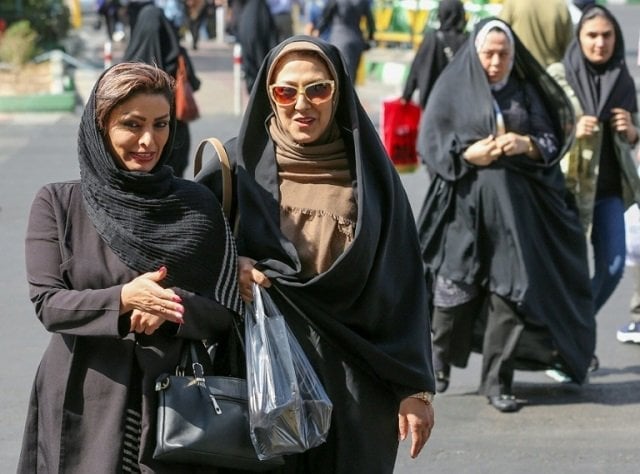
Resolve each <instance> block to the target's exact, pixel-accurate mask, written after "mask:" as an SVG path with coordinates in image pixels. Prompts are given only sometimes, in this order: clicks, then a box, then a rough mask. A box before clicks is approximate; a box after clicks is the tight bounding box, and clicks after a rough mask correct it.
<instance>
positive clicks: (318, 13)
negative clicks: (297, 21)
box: [303, 0, 331, 41]
mask: <svg viewBox="0 0 640 474" xmlns="http://www.w3.org/2000/svg"><path fill="white" fill-rule="evenodd" d="M326 5H327V0H309V1H308V2H307V4H306V6H305V12H304V15H305V23H304V31H303V32H304V34H305V35H309V36H317V37H319V38H320V39H322V40H324V41H329V35H330V34H331V28H326V29H325V30H324V31H323V32H322V34H320V32H319V31H318V24H319V23H320V19H321V18H322V12H323V10H324V7H325V6H326Z"/></svg>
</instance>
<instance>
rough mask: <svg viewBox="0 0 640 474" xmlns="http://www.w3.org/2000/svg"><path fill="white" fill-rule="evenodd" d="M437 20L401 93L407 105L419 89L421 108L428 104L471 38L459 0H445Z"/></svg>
mask: <svg viewBox="0 0 640 474" xmlns="http://www.w3.org/2000/svg"><path fill="white" fill-rule="evenodd" d="M438 21H439V22H440V26H439V27H438V29H437V30H434V29H431V28H429V29H427V30H426V31H425V33H424V38H423V39H422V42H421V43H420V47H419V48H418V51H417V52H416V55H415V56H414V58H413V62H412V63H411V69H409V75H408V76H407V80H406V82H405V85H404V91H403V92H402V98H403V99H404V100H405V101H407V102H408V101H409V100H411V96H412V95H413V92H414V91H415V90H416V89H418V90H419V91H420V99H419V102H418V103H419V104H420V108H421V109H424V107H425V105H427V99H428V98H429V93H430V92H431V88H432V87H433V84H435V82H436V79H437V78H438V76H439V75H440V73H441V72H442V70H443V69H444V68H445V66H446V65H447V64H449V61H451V60H452V59H453V55H454V54H455V53H456V52H457V51H458V49H460V47H461V46H462V44H463V43H464V42H465V41H466V40H467V38H468V36H469V34H468V33H467V32H466V31H465V26H466V24H467V21H466V19H465V11H464V5H463V4H462V2H461V1H460V0H442V1H441V2H440V5H439V6H438Z"/></svg>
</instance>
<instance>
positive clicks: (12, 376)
mask: <svg viewBox="0 0 640 474" xmlns="http://www.w3.org/2000/svg"><path fill="white" fill-rule="evenodd" d="M612 10H613V11H614V13H615V14H616V15H617V16H618V18H619V19H620V20H621V23H622V27H623V31H624V33H625V38H626V43H627V51H628V57H629V64H630V66H631V70H632V74H634V76H635V77H640V68H638V67H637V66H636V57H637V54H638V52H637V44H638V28H637V25H638V24H640V8H637V7H631V6H629V7H627V6H615V7H612ZM99 33H100V32H95V33H93V35H98V34H99ZM90 40H91V41H89V43H88V44H89V53H88V54H90V55H91V56H92V59H93V60H95V61H97V62H100V61H101V56H100V55H101V51H100V49H99V46H100V41H101V40H102V38H101V37H97V36H92V37H91V38H90ZM118 52H119V49H118V46H117V45H116V48H115V52H114V56H116V57H117V55H118ZM193 59H194V61H195V64H196V69H197V70H198V73H199V75H200V76H201V79H203V86H202V89H201V90H200V91H199V92H198V93H197V98H198V102H199V104H200V107H201V112H202V118H201V119H200V120H198V121H196V122H195V123H193V125H192V136H193V140H194V141H196V140H199V139H201V138H204V137H205V136H211V135H213V136H217V137H219V138H222V139H226V138H230V137H232V136H234V135H235V133H236V131H237V129H238V126H239V123H240V118H239V116H237V115H236V114H234V99H233V87H234V82H233V75H232V73H231V70H232V67H233V64H232V57H231V47H230V46H228V45H217V44H214V43H213V42H205V43H203V45H202V47H201V49H200V50H199V51H197V52H194V53H193ZM96 74H97V73H96V72H95V71H79V72H78V75H77V81H78V85H79V89H80V91H81V94H83V93H86V90H87V88H88V87H90V85H91V83H92V81H93V80H95V77H96ZM83 91H84V92H83ZM397 92H398V89H397V87H394V86H388V85H382V84H377V83H368V84H365V85H363V86H361V87H360V88H359V93H360V96H361V99H362V102H363V104H364V105H365V107H366V108H367V109H368V110H369V112H370V114H371V117H372V119H373V121H374V122H375V123H377V121H378V114H379V105H380V101H381V99H382V98H384V97H386V96H388V95H393V94H396V93H397ZM245 99H246V97H245ZM80 111H81V108H80V107H78V110H77V111H76V113H60V114H42V115H39V114H16V115H12V114H8V115H0V248H1V249H2V251H1V252H0V282H2V286H1V289H0V298H1V299H2V304H3V311H2V317H3V320H4V323H3V330H2V331H1V332H0V360H2V361H3V364H2V369H1V371H0V374H2V380H3V382H2V389H1V390H0V420H1V421H2V423H1V425H0V460H2V462H1V463H0V466H2V467H0V472H7V473H9V472H15V466H16V463H17V458H18V454H19V449H20V441H21V436H22V428H23V424H24V417H25V413H26V406H27V401H28V397H29V392H30V389H31V384H32V380H33V377H34V374H35V371H36V368H37V364H38V361H39V359H40V356H41V354H42V352H43V350H44V348H45V347H46V344H47V340H48V335H47V334H46V333H45V331H44V330H43V328H42V326H41V325H40V323H39V322H38V321H37V319H36V318H35V316H34V312H33V308H32V305H31V303H30V302H29V298H28V289H27V284H26V278H25V270H24V232H25V227H26V221H27V217H28V212H29V207H30V204H31V201H32V199H33V196H34V194H35V192H36V191H37V189H38V188H39V187H40V186H42V185H43V184H45V183H47V182H51V181H57V180H67V179H74V178H77V177H78V166H77V161H76V152H75V150H76V132H77V126H78V121H79V116H80V115H79V114H80ZM188 172H189V171H188ZM402 179H403V182H404V184H405V188H406V190H407V194H408V196H409V198H410V200H411V203H412V205H413V206H414V209H415V211H416V212H417V211H418V209H419V206H420V204H421V201H422V198H423V196H424V193H425V191H426V176H425V173H424V171H423V170H422V169H419V170H418V171H416V172H415V173H412V174H407V175H403V176H402ZM630 275H631V272H630V271H627V272H626V275H625V277H624V279H623V281H622V283H621V284H620V286H619V287H618V289H617V290H616V292H615V293H614V295H613V297H612V298H611V299H610V301H609V302H608V303H607V305H606V306H605V307H604V308H603V309H602V311H601V312H600V314H599V315H598V349H597V353H598V355H599V357H600V361H601V368H600V370H598V371H597V372H595V373H594V374H593V375H592V376H591V379H590V382H589V383H588V384H586V385H584V386H582V387H579V386H576V385H572V384H569V385H561V384H557V383H555V382H552V381H551V380H550V379H548V378H546V377H545V376H544V374H542V373H538V372H517V373H516V378H515V386H514V391H515V393H516V395H517V396H518V398H519V399H520V400H521V401H523V402H524V403H525V406H524V408H523V409H522V410H520V411H519V412H518V413H514V414H501V413H498V412H497V411H496V410H495V409H493V408H492V407H491V406H489V405H488V404H487V402H486V399H485V398H484V397H481V396H479V395H477V393H476V389H477V385H478V382H479V373H480V370H479V357H478V356H473V357H472V359H471V361H470V364H469V367H467V368H466V369H464V370H458V369H454V370H453V373H452V383H451V386H450V388H449V390H448V391H447V393H445V394H442V395H439V396H437V397H436V400H435V402H434V406H435V411H436V426H435V429H434V431H433V434H432V436H431V440H430V441H429V443H428V444H427V446H426V448H425V450H424V452H423V453H422V454H421V456H420V457H419V458H418V459H416V460H412V459H410V458H409V456H408V449H409V446H408V444H407V443H406V442H404V443H402V444H401V447H400V452H399V455H398V461H397V469H396V472H397V473H398V474H409V473H425V472H434V473H443V474H448V473H522V474H527V473H604V472H608V473H632V472H637V470H638V469H637V467H636V468H634V467H633V466H634V465H635V463H636V461H637V458H638V446H637V443H638V440H640V423H639V420H640V405H639V403H640V345H633V344H620V343H618V342H617V341H616V340H615V330H616V328H617V327H618V326H619V325H620V324H622V323H624V322H626V321H627V318H628V302H629V298H630V296H631V292H632V280H631V278H630ZM371 455H375V453H371ZM354 474H360V473H354Z"/></svg>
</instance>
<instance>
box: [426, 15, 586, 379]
mask: <svg viewBox="0 0 640 474" xmlns="http://www.w3.org/2000/svg"><path fill="white" fill-rule="evenodd" d="M483 25H484V22H482V23H481V24H480V25H478V26H477V29H479V28H481V27H482V26H483ZM477 29H476V32H477V31H478V30H477ZM475 34H476V33H475V32H474V34H473V35H472V36H471V38H470V39H469V41H468V42H467V43H466V45H465V46H464V47H463V49H462V50H460V51H459V52H458V54H456V56H455V57H454V59H453V61H452V63H451V64H450V65H449V66H448V67H447V68H446V69H445V71H444V72H443V73H442V74H441V76H440V77H439V78H438V80H437V82H436V84H435V86H434V88H433V91H432V94H431V97H430V99H429V101H428V103H427V108H426V110H425V113H424V116H423V122H422V130H421V132H420V136H419V144H420V145H419V146H420V147H421V150H422V155H423V157H425V159H426V163H427V167H428V168H429V169H430V170H431V172H432V173H433V175H434V179H433V181H432V183H431V185H430V187H429V190H428V192H427V197H426V199H425V203H424V205H423V208H422V210H421V213H420V216H419V219H418V227H419V233H420V238H421V245H422V252H423V258H424V262H425V265H426V268H427V275H428V277H429V279H430V280H433V278H434V277H435V275H441V276H443V277H444V278H447V279H451V280H454V281H461V282H464V283H468V284H474V285H478V286H480V287H482V288H483V289H485V290H486V291H489V292H493V293H496V294H498V295H500V296H502V297H504V298H506V299H508V300H510V301H512V302H514V303H516V305H517V307H518V309H519V311H520V312H521V313H522V315H523V316H524V318H525V321H526V323H527V324H528V325H529V326H531V327H534V328H540V327H542V328H545V329H546V330H547V331H548V332H549V333H550V339H551V341H552V342H551V347H549V351H550V352H551V351H557V352H558V353H559V355H560V359H561V360H562V362H563V363H564V364H565V365H566V371H567V372H568V373H569V374H571V376H572V377H573V378H574V380H576V381H578V382H582V381H583V380H584V378H585V376H586V372H587V367H588V365H589V362H590V360H591V357H592V355H593V351H594V346H595V320H594V313H593V304H592V300H591V291H590V281H589V270H588V264H587V252H586V242H585V238H584V233H583V230H582V227H581V225H580V222H579V219H578V214H577V210H576V209H575V205H574V203H573V200H572V199H571V198H570V196H569V195H568V193H567V191H566V189H565V184H564V178H563V175H562V171H561V169H560V167H559V164H558V163H559V160H560V158H561V157H562V156H563V154H564V153H565V152H566V151H567V150H568V148H569V146H570V145H571V142H572V137H573V135H572V133H573V113H572V110H571V106H570V104H569V102H568V99H567V98H566V96H565V95H564V93H563V92H562V90H561V89H560V87H559V86H558V85H557V84H556V83H555V82H554V81H553V80H552V79H551V78H550V77H549V76H548V75H547V74H546V73H545V72H544V70H543V69H542V67H541V66H540V65H539V64H538V63H537V62H536V61H535V60H534V59H533V57H532V56H531V55H530V54H529V53H528V51H527V50H526V49H525V48H524V47H523V46H522V44H521V43H520V41H519V40H518V39H517V37H515V41H516V56H515V65H514V69H513V71H512V73H511V75H512V80H514V81H517V82H520V83H522V84H526V87H525V90H531V92H532V93H535V95H536V96H539V97H540V99H541V101H542V104H543V105H544V107H545V108H546V114H547V115H548V117H549V119H550V121H549V122H550V123H549V124H548V127H550V128H551V129H552V130H554V133H555V136H556V139H557V141H558V143H559V146H557V147H556V153H555V154H554V155H553V156H545V154H544V153H543V160H541V161H538V162H534V161H533V160H531V159H529V158H528V157H526V156H524V155H516V156H512V157H507V156H504V157H501V158H499V159H498V160H496V161H495V162H494V163H493V164H491V165H490V166H487V167H476V166H474V165H471V164H469V163H468V162H467V161H466V160H464V158H463V157H462V154H463V152H464V151H465V150H466V149H467V147H469V146H470V145H471V144H472V143H474V142H476V141H478V140H480V139H482V138H486V137H487V136H489V135H490V134H493V135H494V136H495V135H496V133H497V127H496V117H495V114H494V108H493V95H492V92H491V90H490V87H489V82H488V80H487V79H486V75H485V73H484V70H483V69H482V66H481V64H480V61H479V59H478V53H477V52H476V49H475V46H474V39H475ZM496 97H497V96H496ZM507 131H509V129H507ZM520 133H522V132H520ZM527 133H528V134H530V135H532V136H533V137H534V139H536V137H535V135H536V132H535V131H528V132H527Z"/></svg>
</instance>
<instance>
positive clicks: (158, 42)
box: [122, 5, 200, 91]
mask: <svg viewBox="0 0 640 474" xmlns="http://www.w3.org/2000/svg"><path fill="white" fill-rule="evenodd" d="M180 54H182V56H183V57H184V58H185V61H186V65H187V76H188V80H189V84H191V87H192V88H193V90H194V91H196V90H198V89H199V88H200V80H199V79H198V78H197V77H196V75H195V69H194V67H193V64H192V63H191V59H190V58H189V55H188V54H187V52H186V51H185V49H184V48H183V47H182V46H180V39H179V38H178V34H177V33H176V30H175V28H174V27H173V25H172V24H171V22H170V21H169V20H168V19H167V17H166V16H165V15H164V12H163V11H162V9H161V8H159V7H156V6H155V5H147V6H145V7H143V8H142V10H140V13H139V14H138V23H137V24H136V27H135V29H134V30H133V32H132V34H131V38H130V39H129V43H128V44H127V49H126V50H125V52H124V55H123V57H122V60H123V61H141V62H143V63H147V64H154V65H156V66H158V67H159V68H160V69H162V70H163V71H165V72H166V73H168V74H169V75H170V76H172V77H174V78H175V77H176V72H177V70H178V56H179V55H180Z"/></svg>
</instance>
